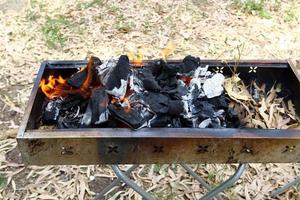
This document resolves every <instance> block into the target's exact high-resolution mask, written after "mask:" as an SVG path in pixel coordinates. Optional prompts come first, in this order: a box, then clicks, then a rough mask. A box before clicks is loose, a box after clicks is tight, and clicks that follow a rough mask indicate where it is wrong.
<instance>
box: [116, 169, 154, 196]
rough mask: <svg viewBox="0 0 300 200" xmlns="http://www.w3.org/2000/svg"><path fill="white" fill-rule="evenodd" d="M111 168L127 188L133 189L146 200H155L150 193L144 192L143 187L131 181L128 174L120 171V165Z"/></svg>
mask: <svg viewBox="0 0 300 200" xmlns="http://www.w3.org/2000/svg"><path fill="white" fill-rule="evenodd" d="M111 168H112V170H113V171H114V172H115V174H116V175H117V177H118V178H119V179H121V180H122V181H123V182H124V183H126V185H127V186H129V187H131V188H132V189H133V190H134V191H136V192H137V193H139V194H140V195H141V196H142V197H143V198H144V199H146V200H154V198H153V197H152V196H151V195H150V194H149V193H147V192H146V191H145V190H143V189H142V188H141V187H139V186H138V185H137V184H135V183H134V182H133V181H132V180H130V179H129V178H128V176H126V174H124V173H123V172H122V171H121V170H120V168H119V166H118V165H112V166H111Z"/></svg>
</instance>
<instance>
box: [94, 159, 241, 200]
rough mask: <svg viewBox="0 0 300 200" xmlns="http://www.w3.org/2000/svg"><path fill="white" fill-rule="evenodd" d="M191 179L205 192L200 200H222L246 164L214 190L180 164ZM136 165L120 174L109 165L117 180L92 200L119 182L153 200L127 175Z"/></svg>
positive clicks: (117, 169) (114, 166)
mask: <svg viewBox="0 0 300 200" xmlns="http://www.w3.org/2000/svg"><path fill="white" fill-rule="evenodd" d="M180 165H181V166H182V167H183V168H184V169H185V170H186V171H187V172H188V173H189V174H190V175H191V176H192V177H193V178H195V179H196V180H197V181H198V182H199V183H200V184H201V185H203V186H204V187H205V188H206V189H207V190H208V193H207V194H206V195H204V196H203V197H201V198H200V200H209V199H211V198H213V197H215V198H216V199H217V200H223V198H222V197H221V196H220V193H221V192H223V191H224V190H226V189H227V188H229V187H231V186H232V185H233V184H234V183H235V182H236V181H237V180H238V179H239V178H240V177H241V175H242V174H243V172H244V171H245V169H246V166H247V164H240V165H239V166H238V168H237V170H236V172H235V173H234V174H233V175H232V176H231V177H230V178H229V179H228V180H226V181H225V182H223V183H222V184H220V185H219V186H217V187H215V188H211V187H210V186H209V185H208V184H207V183H206V181H205V180H204V179H202V178H201V177H200V176H199V175H197V174H196V173H195V172H194V171H193V170H192V169H191V168H190V167H189V166H188V165H186V164H180ZM137 167H138V165H133V166H131V167H130V168H129V169H128V170H127V171H125V172H122V171H121V170H120V168H119V166H118V165H111V168H112V170H113V171H114V173H115V175H116V176H117V179H115V180H114V181H113V182H112V183H111V184H110V185H108V186H107V187H106V188H104V189H103V190H102V191H101V192H100V193H99V194H98V195H97V196H96V197H95V198H94V200H100V199H103V198H104V197H105V194H107V193H108V192H109V191H110V190H111V189H112V188H113V187H115V186H117V185H118V184H119V183H120V181H123V182H124V183H125V184H126V185H127V186H128V187H130V188H132V189H133V190H134V191H136V192H137V193H138V194H140V195H141V196H142V197H143V198H144V199H145V200H154V198H153V197H152V196H151V195H150V194H149V193H147V192H146V191H145V190H143V189H142V188H141V187H139V186H138V185H136V184H135V183H134V182H133V181H132V180H131V179H130V178H129V177H128V175H129V173H130V172H131V171H132V170H133V169H135V168H137Z"/></svg>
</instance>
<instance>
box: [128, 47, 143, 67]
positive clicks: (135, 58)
mask: <svg viewBox="0 0 300 200" xmlns="http://www.w3.org/2000/svg"><path fill="white" fill-rule="evenodd" d="M127 56H128V58H129V60H130V62H131V64H132V65H133V66H135V67H142V66H143V65H144V62H143V58H144V56H143V53H142V51H141V50H140V49H139V50H138V51H137V52H132V51H130V52H129V53H128V54H127Z"/></svg>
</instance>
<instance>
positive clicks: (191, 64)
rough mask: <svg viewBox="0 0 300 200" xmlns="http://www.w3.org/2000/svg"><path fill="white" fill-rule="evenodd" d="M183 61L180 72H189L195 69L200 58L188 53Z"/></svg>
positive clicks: (198, 64)
mask: <svg viewBox="0 0 300 200" xmlns="http://www.w3.org/2000/svg"><path fill="white" fill-rule="evenodd" d="M183 63H184V66H183V68H182V69H181V72H182V73H189V72H191V71H194V70H195V69H197V67H199V66H200V58H199V57H193V56H191V55H188V56H186V57H185V58H184V59H183Z"/></svg>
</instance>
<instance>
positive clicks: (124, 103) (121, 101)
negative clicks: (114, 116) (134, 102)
mask: <svg viewBox="0 0 300 200" xmlns="http://www.w3.org/2000/svg"><path fill="white" fill-rule="evenodd" d="M111 104H116V105H118V106H119V107H120V108H121V109H124V111H125V112H126V113H128V112H130V110H131V105H130V102H129V99H128V98H127V97H124V96H121V97H119V98H114V97H113V98H112V100H111Z"/></svg>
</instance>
